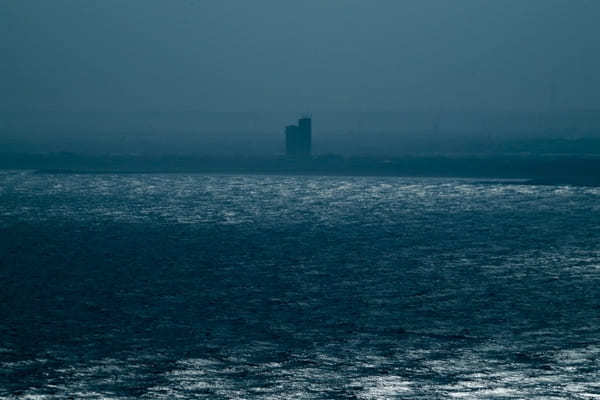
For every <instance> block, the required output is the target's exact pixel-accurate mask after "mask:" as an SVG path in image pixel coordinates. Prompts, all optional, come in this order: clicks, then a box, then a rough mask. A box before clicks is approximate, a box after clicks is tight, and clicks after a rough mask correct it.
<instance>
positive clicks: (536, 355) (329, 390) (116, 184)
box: [0, 171, 600, 399]
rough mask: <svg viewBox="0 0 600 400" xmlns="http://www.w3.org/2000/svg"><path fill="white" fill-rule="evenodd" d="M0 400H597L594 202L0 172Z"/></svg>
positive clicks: (411, 186) (519, 193) (299, 179)
mask: <svg viewBox="0 0 600 400" xmlns="http://www.w3.org/2000/svg"><path fill="white" fill-rule="evenodd" d="M0 398H2V399H137V398H146V399H192V398H193V399H393V398H398V399H431V398H465V399H480V398H481V399H490V398H502V399H508V398H544V399H551V398H556V399H559V398H560V399H563V398H573V399H592V398H600V188H599V187H575V186H536V185H530V184H524V183H523V182H519V181H512V182H494V181H488V182H481V181H477V180H468V179H433V178H396V177H384V178H378V177H319V176H272V175H265V176H259V175H256V176H251V175H247V176H243V175H201V174H40V173H35V172H31V171H0Z"/></svg>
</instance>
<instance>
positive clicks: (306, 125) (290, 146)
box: [285, 117, 312, 158]
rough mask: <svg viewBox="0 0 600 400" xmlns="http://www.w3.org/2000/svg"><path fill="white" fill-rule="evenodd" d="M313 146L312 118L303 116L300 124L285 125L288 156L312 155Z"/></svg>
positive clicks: (299, 121) (303, 156) (304, 156)
mask: <svg viewBox="0 0 600 400" xmlns="http://www.w3.org/2000/svg"><path fill="white" fill-rule="evenodd" d="M311 146H312V120H311V118H310V117H302V118H300V119H299V120H298V125H289V126H286V127H285V153H286V155H287V156H288V157H302V158H306V157H310V151H311Z"/></svg>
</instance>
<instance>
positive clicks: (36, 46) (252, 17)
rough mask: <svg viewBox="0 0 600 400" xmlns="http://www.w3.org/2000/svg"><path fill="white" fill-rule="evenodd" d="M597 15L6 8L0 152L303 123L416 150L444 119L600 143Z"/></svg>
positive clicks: (55, 5)
mask: <svg viewBox="0 0 600 400" xmlns="http://www.w3.org/2000/svg"><path fill="white" fill-rule="evenodd" d="M598 15H600V3H599V2H594V1H584V0H581V1H575V2H573V1H565V0H531V1H527V2H523V1H517V0H508V1H502V2H492V1H478V0H463V1H461V2H460V6H456V5H453V4H451V3H449V2H445V1H434V0H429V1H427V0H426V1H403V2H396V1H391V0H390V1H387V0H385V1H384V0H381V1H376V2H363V1H357V0H330V1H327V2H322V1H317V0H307V1H302V2H291V1H275V0H269V1H267V0H260V1H254V2H242V1H194V0H186V1H176V2H169V3H166V2H162V1H159V0H144V1H141V0H130V1H127V2H122V1H117V0H105V1H102V2H93V3H92V2H80V1H75V0H54V1H52V2H47V1H35V0H24V1H9V2H6V3H5V4H3V13H2V14H1V15H0V50H1V51H2V53H3V60H4V61H3V63H2V64H1V65H0V89H1V90H0V92H1V93H2V95H1V96H0V141H2V142H4V143H3V144H4V145H6V143H9V142H10V143H14V142H15V141H19V140H21V139H22V140H23V141H24V142H27V143H29V144H37V145H39V144H42V143H46V144H48V143H50V144H51V143H52V142H53V141H56V142H57V143H58V142H61V143H63V144H61V145H60V146H58V148H68V146H67V144H68V143H67V142H68V141H69V140H71V139H73V138H75V139H76V140H82V138H84V139H86V140H90V141H95V142H98V140H99V137H98V135H99V134H100V133H102V134H105V133H111V134H116V135H125V136H127V138H134V139H135V140H138V139H139V138H140V137H142V136H144V135H148V134H159V135H164V137H162V138H161V143H164V144H166V145H169V141H172V142H173V143H170V144H172V145H173V147H177V146H176V144H177V143H174V142H176V141H178V140H183V139H182V136H181V135H177V134H175V135H174V134H173V133H174V132H175V133H178V132H188V133H189V132H192V133H197V134H198V135H199V137H197V138H195V140H198V141H201V139H202V138H203V137H204V136H203V135H206V134H208V133H210V134H215V133H217V134H218V133H222V132H236V133H240V132H241V133H243V132H247V133H252V132H257V131H258V132H261V133H265V134H267V135H271V136H273V137H275V136H274V135H275V134H279V133H280V130H281V129H282V128H283V124H285V123H287V122H291V119H292V118H294V117H295V116H296V115H297V114H299V113H301V112H304V111H311V112H313V113H315V115H317V116H320V124H318V123H317V124H315V132H316V133H317V134H319V133H321V134H323V135H325V134H330V133H332V132H336V131H337V132H350V131H352V132H357V131H358V132H360V131H386V132H395V131H396V132H397V133H398V135H401V136H403V137H406V136H408V137H410V135H419V134H421V133H422V132H428V131H432V130H435V129H436V128H434V127H433V126H434V125H435V124H436V122H435V120H436V118H438V119H439V118H440V117H439V115H442V117H441V123H440V125H441V126H440V128H439V130H440V131H443V132H445V134H446V135H449V136H450V137H452V135H463V136H464V135H489V134H493V135H500V136H502V135H506V134H509V133H510V134H512V135H513V136H514V135H515V134H516V135H518V134H521V133H523V134H531V133H536V134H537V133H540V132H542V133H544V132H552V135H554V136H556V135H557V133H556V132H567V133H565V134H566V135H567V136H578V135H596V133H597V132H598V131H600V123H599V121H600V117H599V116H600V113H599V112H598V110H600V91H599V90H598V87H600V85H599V83H600V82H599V78H598V73H597V71H599V70H600V52H599V51H598V50H600V49H599V47H600V45H599V44H598V41H597V37H599V36H600V28H599V27H598V25H597V24H596V17H597V16H598ZM223 112H225V113H231V114H228V116H227V117H223V116H220V117H219V116H218V115H217V117H214V115H215V113H223ZM380 112H381V113H386V115H391V114H395V113H397V114H398V116H397V117H394V118H388V117H383V118H381V119H380V120H378V119H377V118H373V117H369V115H370V114H371V113H380ZM413 112H414V113H415V114H416V116H415V117H406V115H408V114H410V113H413ZM135 113H137V114H136V115H134V116H132V115H133V114H135ZM236 113H241V114H236ZM523 113H525V114H527V113H529V115H533V117H527V118H523V117H522V116H521V117H514V115H522V114H523ZM536 113H543V115H544V116H542V117H538V116H536V115H537V114H536ZM184 114H186V115H187V117H186V116H182V115H184ZM467 114H468V115H469V117H468V118H464V117H463V116H464V115H467ZM496 114H497V115H500V117H498V116H497V115H496ZM553 114H556V115H555V116H552V115H553ZM207 115H213V117H207ZM236 115H237V116H236ZM249 115H250V116H249ZM252 115H255V116H252ZM256 115H258V117H256ZM340 115H342V116H344V115H345V117H339V118H338V120H337V122H336V118H337V117H338V116H340ZM348 115H355V116H353V117H351V118H347V116H348ZM382 115H383V114H382ZM490 115H492V117H490ZM494 115H496V116H494ZM561 115H562V117H561ZM574 115H575V116H574ZM386 118H387V119H386ZM411 118H412V119H411ZM500 120H501V122H498V121H500ZM525 120H526V121H525ZM415 121H416V122H415ZM461 121H462V122H461ZM552 121H554V122H552ZM511 124H512V125H513V126H512V127H511ZM553 124H555V125H556V126H554V125H553ZM319 130H321V132H319ZM490 131H492V132H490ZM507 132H508V133H507ZM573 132H575V133H573ZM65 137H67V138H70V139H65ZM207 138H208V136H207ZM2 139H3V140H2ZM75 139H73V140H75ZM363 139H364V138H363ZM128 140H129V139H128ZM207 140H208V139H207ZM65 143H67V144H65ZM44 146H45V145H44ZM44 146H41V147H42V148H44V149H49V148H56V147H57V146H54V147H52V146H50V147H49V145H48V146H46V147H44ZM61 146H62V147H61ZM13 147H14V146H13ZM33 147H35V146H33ZM33 147H31V146H30V147H27V146H25V147H23V146H21V147H19V146H17V147H16V148H33ZM38 147H40V146H38Z"/></svg>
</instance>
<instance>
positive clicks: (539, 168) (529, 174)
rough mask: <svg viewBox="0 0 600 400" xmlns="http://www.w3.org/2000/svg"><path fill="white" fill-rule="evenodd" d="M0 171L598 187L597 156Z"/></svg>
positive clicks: (126, 160) (30, 160) (56, 162)
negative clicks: (378, 178)
mask: <svg viewBox="0 0 600 400" xmlns="http://www.w3.org/2000/svg"><path fill="white" fill-rule="evenodd" d="M0 169H3V170H9V169H10V170H33V171H36V172H37V173H53V174H58V173H77V174H132V173H135V174H140V173H205V174H253V175H311V176H318V175H321V176H402V177H440V178H451V177H455V178H469V179H480V180H482V181H484V182H485V181H486V180H490V179H491V180H495V181H498V180H500V181H502V180H507V181H508V180H521V181H522V183H524V184H536V185H577V186H600V157H593V156H557V155H485V154H484V155H431V156H429V155H427V156H406V157H397V158H386V159H383V158H375V157H342V156H338V155H320V156H314V157H311V158H307V159H291V158H286V157H282V156H273V157H244V156H237V157H235V156H229V157H228V156H221V157H214V156H212V157H211V156H176V155H163V156H158V155H95V156H92V155H82V154H72V153H45V154H12V153H10V154H0Z"/></svg>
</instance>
